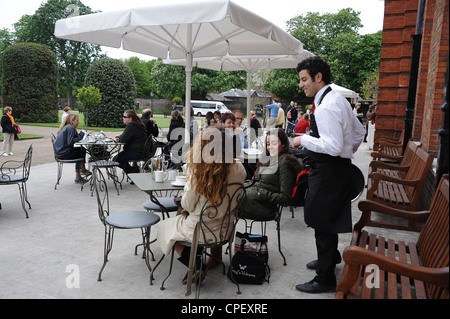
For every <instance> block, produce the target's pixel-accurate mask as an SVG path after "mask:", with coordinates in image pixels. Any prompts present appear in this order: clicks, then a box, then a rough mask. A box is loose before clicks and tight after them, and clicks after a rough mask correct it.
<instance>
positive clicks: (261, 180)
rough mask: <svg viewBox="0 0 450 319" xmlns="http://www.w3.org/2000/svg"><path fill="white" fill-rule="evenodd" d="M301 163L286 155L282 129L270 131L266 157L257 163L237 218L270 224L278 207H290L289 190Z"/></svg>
mask: <svg viewBox="0 0 450 319" xmlns="http://www.w3.org/2000/svg"><path fill="white" fill-rule="evenodd" d="M302 168H303V164H302V162H301V161H300V160H299V159H298V158H296V157H295V156H293V155H292V154H290V153H289V138H288V136H287V134H286V132H285V131H284V130H283V129H271V130H270V131H269V132H268V134H267V136H266V157H265V158H263V160H261V161H260V162H259V163H258V166H257V169H256V172H255V177H254V180H253V181H252V183H253V184H252V185H251V186H250V187H248V188H247V191H246V192H247V197H246V201H245V202H244V206H243V208H242V215H241V216H240V217H241V218H245V219H253V220H270V219H272V218H273V217H274V216H275V214H276V212H277V206H278V205H284V206H287V205H289V204H290V203H291V199H292V190H293V188H294V185H295V181H296V178H297V174H298V173H299V172H300V171H301V170H302Z"/></svg>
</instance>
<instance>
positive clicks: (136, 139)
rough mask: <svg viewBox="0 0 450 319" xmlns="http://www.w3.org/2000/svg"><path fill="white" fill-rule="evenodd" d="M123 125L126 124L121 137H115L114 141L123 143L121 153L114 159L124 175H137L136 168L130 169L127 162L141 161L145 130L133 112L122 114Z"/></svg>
mask: <svg viewBox="0 0 450 319" xmlns="http://www.w3.org/2000/svg"><path fill="white" fill-rule="evenodd" d="M123 123H124V124H126V126H125V130H124V131H123V133H122V135H120V136H116V138H115V141H116V142H121V143H125V146H124V147H123V151H122V152H120V153H119V154H118V155H117V156H116V158H115V159H114V160H115V161H116V162H118V163H119V167H120V168H122V169H123V170H124V172H125V173H126V174H129V173H138V172H139V168H138V167H132V166H131V165H130V164H129V161H139V160H141V159H142V155H143V151H144V144H145V141H146V139H147V130H146V128H145V126H144V124H142V122H141V119H140V118H139V117H138V116H137V114H136V112H135V111H133V110H126V111H125V112H124V113H123Z"/></svg>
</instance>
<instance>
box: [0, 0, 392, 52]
mask: <svg viewBox="0 0 450 319" xmlns="http://www.w3.org/2000/svg"><path fill="white" fill-rule="evenodd" d="M186 1H192V2H194V1H206V0H186ZM233 1H234V2H235V3H237V4H239V5H241V6H242V7H245V8H246V9H248V10H251V11H253V12H254V13H256V14H258V15H259V16H261V17H263V18H265V19H267V20H269V21H271V22H273V23H274V24H276V25H278V26H279V27H280V28H282V29H283V30H286V21H287V20H289V19H291V18H293V17H295V16H297V15H304V14H306V13H307V12H320V13H336V12H338V11H339V10H341V9H343V8H349V7H350V8H352V9H354V10H355V11H359V12H361V14H360V18H361V22H362V24H363V28H361V29H360V33H361V34H368V33H375V32H377V31H380V30H382V29H383V16H384V0H308V1H305V0H233ZM45 2H46V0H0V29H3V28H7V29H10V30H13V27H12V24H13V23H15V22H17V21H19V19H20V17H22V16H23V15H25V14H28V15H32V14H34V12H35V11H36V10H37V9H38V8H39V7H40V5H41V3H45ZM82 2H83V3H84V4H85V5H87V6H89V7H90V8H91V9H92V10H94V11H103V12H106V11H114V10H120V9H127V8H132V7H143V6H148V5H153V4H161V3H162V2H163V3H180V2H184V1H183V0H82ZM306 49H307V48H306ZM103 51H104V52H107V54H108V56H110V57H112V58H117V59H120V58H123V59H126V58H129V57H131V56H138V57H139V58H141V59H144V60H150V59H152V57H149V56H145V55H139V54H136V53H133V52H128V51H124V50H121V49H112V48H103Z"/></svg>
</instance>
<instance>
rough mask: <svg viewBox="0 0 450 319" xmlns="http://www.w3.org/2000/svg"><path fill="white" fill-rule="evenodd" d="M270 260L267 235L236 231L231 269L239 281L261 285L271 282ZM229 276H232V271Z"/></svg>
mask: <svg viewBox="0 0 450 319" xmlns="http://www.w3.org/2000/svg"><path fill="white" fill-rule="evenodd" d="M268 261H269V252H268V250H267V236H262V235H252V234H249V233H244V234H242V233H240V232H236V238H235V243H234V255H233V258H232V261H231V267H230V269H231V272H232V273H233V279H234V280H235V281H236V282H237V283H240V284H253V285H261V284H263V283H264V282H269V279H270V268H269V265H268ZM228 277H231V273H230V271H228Z"/></svg>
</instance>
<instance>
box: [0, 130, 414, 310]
mask: <svg viewBox="0 0 450 319" xmlns="http://www.w3.org/2000/svg"><path fill="white" fill-rule="evenodd" d="M21 128H22V131H23V132H24V133H25V132H27V133H28V132H30V133H31V132H32V131H33V133H34V134H40V135H42V136H45V138H44V139H39V140H20V141H16V143H15V144H14V149H13V152H14V153H15V155H14V156H13V157H4V158H2V159H1V162H4V161H5V160H11V159H17V160H23V158H24V155H25V152H26V149H27V148H28V146H29V145H30V143H33V149H34V150H33V161H32V169H31V174H30V179H29V181H28V183H27V187H28V198H29V201H30V203H31V205H32V209H30V210H29V216H30V218H29V219H26V218H25V213H24V212H23V210H22V207H21V205H20V198H19V192H18V189H17V186H15V185H10V186H2V187H1V189H0V202H1V203H2V210H0V274H1V276H0V298H2V299H11V298H13V299H16V298H18V299H54V298H56V299H97V298H102V299H180V300H191V299H193V298H194V294H193V295H191V296H190V297H186V296H185V295H184V294H185V286H182V285H181V280H182V278H183V277H184V275H185V273H186V269H185V267H184V266H183V265H181V264H180V263H179V262H178V261H176V260H175V261H174V270H173V273H172V275H171V277H170V278H169V279H168V281H167V282H166V289H165V290H164V291H161V290H160V289H159V287H160V284H161V281H162V278H164V277H165V276H166V274H167V271H168V266H169V258H166V259H165V260H164V261H163V263H162V264H161V265H160V267H159V268H158V270H157V272H156V274H155V276H156V278H155V282H154V285H153V286H150V285H149V272H148V269H147V268H146V265H145V263H144V261H143V260H142V259H141V257H140V256H139V255H138V256H135V255H134V247H135V245H136V244H137V243H139V241H140V232H139V231H138V230H117V231H116V232H115V242H114V247H113V249H112V252H111V253H110V257H109V262H108V263H107V265H106V268H105V270H104V272H103V275H102V278H103V281H102V282H98V281H97V276H98V272H99V270H100V267H101V265H102V262H103V241H104V238H103V233H104V227H103V225H102V224H101V222H100V220H99V218H98V215H97V203H96V199H95V197H91V193H90V191H89V187H88V186H87V185H86V186H87V187H85V189H84V190H83V191H81V190H80V186H79V185H78V184H75V183H74V182H73V179H74V175H75V174H74V165H73V164H69V165H65V166H64V170H63V176H62V179H61V181H60V185H59V186H58V188H57V190H54V186H55V182H56V169H57V165H56V163H55V162H54V159H53V151H52V149H51V143H50V139H49V136H50V132H52V131H56V129H49V128H40V127H39V128H38V127H26V126H23V127H22V126H21ZM113 134H114V135H117V133H113ZM369 162H370V151H369V150H368V149H367V145H366V144H363V145H362V146H361V148H360V150H359V151H358V152H357V153H356V156H355V159H354V161H353V163H354V164H355V165H356V166H358V167H359V168H360V169H361V170H362V172H363V173H364V175H365V176H367V167H368V164H369ZM109 187H110V188H112V187H113V184H112V182H111V183H110V184H109ZM362 198H365V192H364V193H363V194H362V196H361V199H362ZM147 199H148V195H146V194H145V193H143V192H142V191H140V190H139V189H138V188H137V187H136V186H135V185H131V184H130V183H127V182H124V183H123V189H122V190H121V191H120V195H119V196H117V194H116V193H115V192H114V191H111V192H110V200H111V211H119V210H126V209H141V208H142V203H143V202H144V201H145V200H147ZM353 211H354V213H353V220H354V222H356V221H357V220H358V218H359V212H358V209H357V203H353ZM242 227H243V223H239V225H238V230H241V231H243V228H242ZM157 230H158V225H156V226H155V227H153V229H152V238H154V236H155V234H156V232H157ZM281 231H282V249H283V252H284V254H285V256H286V258H287V266H283V262H282V258H281V256H280V254H279V253H278V250H277V239H276V238H277V237H276V230H275V223H273V222H272V223H269V225H268V237H269V254H270V258H269V265H270V268H271V277H270V283H266V284H263V285H261V286H251V285H241V291H242V294H241V295H237V294H236V289H235V286H234V285H233V284H232V283H231V281H230V280H229V279H228V278H227V277H226V276H223V275H222V273H221V271H220V268H215V269H212V270H211V271H209V272H208V275H207V277H206V280H205V281H204V283H203V284H202V288H201V295H200V297H201V298H204V299H230V300H234V301H238V298H243V299H255V300H257V299H261V300H271V299H333V298H334V293H324V294H316V295H311V294H306V293H301V292H299V291H297V290H296V289H295V285H296V284H298V283H303V282H305V281H309V280H311V279H312V278H313V277H314V275H315V273H314V272H313V271H311V270H308V269H307V268H306V267H305V265H306V263H307V262H309V261H311V260H313V259H315V258H316V253H315V251H316V250H315V242H314V235H313V231H312V230H311V229H310V228H308V227H307V226H306V225H305V223H304V220H303V208H301V207H300V208H296V209H295V216H294V218H293V217H291V214H290V212H289V211H288V210H287V209H285V211H284V214H283V216H282V220H281ZM377 231H378V233H380V234H382V233H383V232H384V233H386V232H392V230H391V231H389V230H377ZM395 233H396V238H402V239H404V240H406V241H415V240H416V238H417V236H416V234H410V233H407V232H398V231H395ZM349 241H350V234H344V235H341V236H340V242H339V250H340V251H341V252H342V251H343V250H344V248H345V247H346V246H347V245H348V243H349ZM152 250H153V252H154V253H155V255H156V259H157V260H159V258H160V257H161V251H160V249H159V246H158V245H157V243H155V244H153V245H152ZM140 251H142V250H140ZM225 260H227V259H225ZM155 263H156V261H155V262H152V266H154V265H155ZM342 267H343V263H342V264H340V265H338V266H337V270H336V272H337V275H338V278H339V276H340V273H341V272H342ZM78 284H79V285H78ZM193 287H195V286H193Z"/></svg>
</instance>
